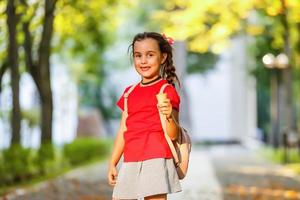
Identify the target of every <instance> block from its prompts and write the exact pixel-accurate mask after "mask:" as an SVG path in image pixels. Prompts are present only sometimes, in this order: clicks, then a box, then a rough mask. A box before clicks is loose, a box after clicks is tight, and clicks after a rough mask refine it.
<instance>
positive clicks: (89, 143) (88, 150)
mask: <svg viewBox="0 0 300 200" xmlns="http://www.w3.org/2000/svg"><path fill="white" fill-rule="evenodd" d="M109 147H110V143H109V142H108V141H103V140H100V139H97V138H81V139H77V140H75V141H73V142H72V143H70V144H66V145H65V146H64V149H63V153H64V156H65V157H66V158H68V161H69V162H70V163H71V165H74V166H76V165H79V164H82V163H86V162H90V161H92V160H94V159H100V158H103V156H105V155H107V154H108V152H109V150H110V148H109Z"/></svg>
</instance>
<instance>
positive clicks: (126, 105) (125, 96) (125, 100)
mask: <svg viewBox="0 0 300 200" xmlns="http://www.w3.org/2000/svg"><path fill="white" fill-rule="evenodd" d="M138 84H139V83H138ZM138 84H135V85H133V86H131V87H130V88H129V90H128V91H127V92H125V93H124V95H123V97H124V111H125V113H126V117H127V116H128V96H129V94H130V93H131V92H132V91H133V89H134V88H135V87H136V86H137V85H138Z"/></svg>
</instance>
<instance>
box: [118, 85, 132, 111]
mask: <svg viewBox="0 0 300 200" xmlns="http://www.w3.org/2000/svg"><path fill="white" fill-rule="evenodd" d="M130 87H131V86H129V87H127V88H126V89H125V90H124V92H123V94H122V95H121V96H120V98H119V100H118V101H117V103H116V105H117V106H118V107H119V108H120V109H121V110H122V111H124V94H125V93H126V92H127V91H128V90H129V88H130Z"/></svg>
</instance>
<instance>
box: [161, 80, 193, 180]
mask: <svg viewBox="0 0 300 200" xmlns="http://www.w3.org/2000/svg"><path fill="white" fill-rule="evenodd" d="M168 85H169V84H167V83H166V84H164V85H163V86H162V87H161V89H160V91H159V93H163V91H164V89H165V88H166V87H167V86H168ZM159 116H160V121H161V124H162V127H163V130H164V133H165V138H166V140H167V142H168V144H169V147H170V149H171V151H172V155H173V160H174V164H175V167H176V171H177V174H178V177H179V179H180V180H182V179H183V178H184V177H185V176H186V174H187V170H188V166H189V158H190V153H191V148H192V143H191V138H190V136H189V135H188V132H187V131H186V130H185V129H184V128H183V127H181V126H179V124H178V122H176V121H175V123H176V124H177V125H178V126H179V127H180V131H179V133H178V138H177V139H176V140H175V141H172V140H171V138H170V137H169V135H168V133H167V128H166V123H165V121H166V120H165V116H164V115H163V114H159Z"/></svg>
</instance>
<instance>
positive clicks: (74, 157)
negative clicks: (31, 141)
mask: <svg viewBox="0 0 300 200" xmlns="http://www.w3.org/2000/svg"><path fill="white" fill-rule="evenodd" d="M110 146H111V142H110V141H102V140H99V139H92V138H88V139H85V138H82V139H77V140H75V141H74V142H72V143H70V144H66V145H65V146H64V147H63V148H62V147H55V146H53V145H52V144H50V143H44V144H42V146H41V147H40V148H39V149H29V148H24V147H21V146H20V145H12V146H11V147H10V148H9V149H5V150H2V151H0V187H1V186H9V185H15V184H19V183H24V182H30V181H32V180H35V179H41V178H42V177H44V178H46V177H53V176H56V175H58V174H60V173H62V172H64V171H65V170H66V169H70V168H71V167H73V166H77V165H80V164H85V163H88V162H91V161H95V160H100V159H103V158H104V157H105V156H106V155H107V154H108V152H109V151H110Z"/></svg>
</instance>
